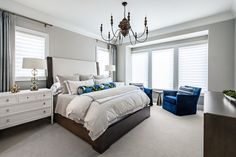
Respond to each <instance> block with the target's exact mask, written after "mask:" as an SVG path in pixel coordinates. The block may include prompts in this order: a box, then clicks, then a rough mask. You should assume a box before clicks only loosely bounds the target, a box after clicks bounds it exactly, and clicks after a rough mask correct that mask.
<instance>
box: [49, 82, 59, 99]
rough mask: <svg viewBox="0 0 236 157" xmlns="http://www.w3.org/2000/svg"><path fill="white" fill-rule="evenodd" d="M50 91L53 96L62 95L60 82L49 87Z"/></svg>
mask: <svg viewBox="0 0 236 157" xmlns="http://www.w3.org/2000/svg"><path fill="white" fill-rule="evenodd" d="M50 89H51V90H52V94H53V96H55V95H58V94H60V93H62V88H61V85H60V82H56V83H54V84H53V85H52V86H51V88H50Z"/></svg>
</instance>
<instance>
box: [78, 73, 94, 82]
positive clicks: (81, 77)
mask: <svg viewBox="0 0 236 157" xmlns="http://www.w3.org/2000/svg"><path fill="white" fill-rule="evenodd" d="M91 79H93V75H92V74H90V75H80V81H86V80H91Z"/></svg>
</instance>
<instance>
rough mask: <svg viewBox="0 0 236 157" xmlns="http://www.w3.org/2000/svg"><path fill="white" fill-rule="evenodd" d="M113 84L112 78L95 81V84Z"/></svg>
mask: <svg viewBox="0 0 236 157" xmlns="http://www.w3.org/2000/svg"><path fill="white" fill-rule="evenodd" d="M110 82H112V78H111V77H107V78H103V79H94V83H95V84H107V83H110Z"/></svg>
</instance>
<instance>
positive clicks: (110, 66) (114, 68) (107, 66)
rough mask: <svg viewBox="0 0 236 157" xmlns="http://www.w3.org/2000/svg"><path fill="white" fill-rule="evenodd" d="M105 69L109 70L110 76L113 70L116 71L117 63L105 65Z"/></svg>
mask: <svg viewBox="0 0 236 157" xmlns="http://www.w3.org/2000/svg"><path fill="white" fill-rule="evenodd" d="M105 71H109V76H110V77H111V74H112V72H113V71H116V66H115V65H105Z"/></svg>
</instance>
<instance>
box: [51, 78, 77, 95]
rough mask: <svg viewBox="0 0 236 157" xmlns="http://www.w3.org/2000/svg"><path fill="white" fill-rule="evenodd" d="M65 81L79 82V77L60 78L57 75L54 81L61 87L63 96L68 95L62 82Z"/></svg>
mask: <svg viewBox="0 0 236 157" xmlns="http://www.w3.org/2000/svg"><path fill="white" fill-rule="evenodd" d="M66 80H71V81H79V80H80V79H79V76H78V75H76V76H62V75H57V76H56V81H57V82H59V83H60V85H61V92H62V93H63V94H68V93H69V92H68V90H67V87H66V84H65V82H64V81H66Z"/></svg>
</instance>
